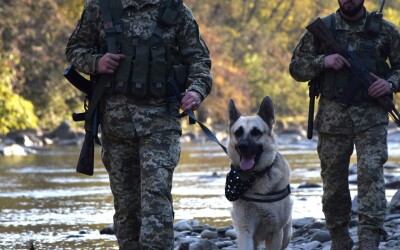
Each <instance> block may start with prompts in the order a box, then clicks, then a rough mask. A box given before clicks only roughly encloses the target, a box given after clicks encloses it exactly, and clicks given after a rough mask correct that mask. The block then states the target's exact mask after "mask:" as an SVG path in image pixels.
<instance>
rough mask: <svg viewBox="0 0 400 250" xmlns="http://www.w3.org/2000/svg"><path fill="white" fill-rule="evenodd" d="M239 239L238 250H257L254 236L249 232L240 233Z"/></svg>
mask: <svg viewBox="0 0 400 250" xmlns="http://www.w3.org/2000/svg"><path fill="white" fill-rule="evenodd" d="M237 239H238V250H251V249H254V250H256V249H257V244H255V242H254V240H253V236H252V234H251V233H250V232H249V231H248V230H246V231H244V232H238V237H237Z"/></svg>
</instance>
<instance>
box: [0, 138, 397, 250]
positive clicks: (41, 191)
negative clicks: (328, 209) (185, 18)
mask: <svg viewBox="0 0 400 250" xmlns="http://www.w3.org/2000/svg"><path fill="white" fill-rule="evenodd" d="M279 150H280V152H281V153H282V154H283V155H284V157H286V159H287V160H288V162H289V163H290V165H291V169H292V173H291V186H292V195H293V200H294V207H293V218H295V219H296V218H303V217H316V218H323V214H322V212H321V201H320V200H321V194H322V188H320V187H317V188H308V189H298V188H297V187H298V186H299V185H300V184H301V183H304V182H308V183H315V184H321V179H320V175H319V162H318V157H317V154H316V151H315V143H313V142H308V141H307V142H303V143H298V144H296V145H289V146H285V147H282V146H280V149H279ZM78 154H79V148H77V147H65V146H64V147H51V148H47V149H43V150H39V151H38V152H37V153H36V154H34V155H28V156H20V157H16V156H15V157H0V190H1V192H0V249H29V248H30V246H31V245H34V246H35V249H117V247H116V243H115V237H114V236H112V235H100V234H99V230H100V229H102V228H103V227H105V226H108V225H110V224H111V223H112V216H113V209H114V208H113V203H112V195H111V192H110V189H109V182H108V175H107V173H106V171H105V169H104V168H103V166H102V163H101V160H100V157H99V154H100V148H96V159H95V174H94V175H93V176H85V175H82V174H77V173H75V164H76V160H77V157H78ZM389 155H390V159H389V163H391V164H394V165H400V146H399V145H398V144H393V145H390V146H389ZM352 163H355V156H354V155H353V157H352ZM228 171H229V160H228V158H227V156H226V155H225V153H224V152H223V151H222V149H221V148H220V147H219V146H218V145H217V144H215V143H212V142H207V143H203V144H190V143H185V144H183V145H182V155H181V161H180V163H179V165H178V167H177V169H176V171H175V174H174V182H173V191H172V192H173V198H174V209H175V219H176V220H181V219H197V220H199V221H200V222H201V223H203V224H210V225H213V226H224V225H230V224H231V218H230V212H229V209H230V202H229V201H228V200H227V199H226V198H225V196H224V185H225V177H226V174H227V172H228ZM385 171H388V173H390V174H395V175H400V170H399V169H398V168H397V169H392V170H385ZM351 190H352V195H353V196H354V195H355V192H356V186H355V185H351ZM394 193H395V190H387V197H388V201H390V198H391V197H392V196H393V194H394Z"/></svg>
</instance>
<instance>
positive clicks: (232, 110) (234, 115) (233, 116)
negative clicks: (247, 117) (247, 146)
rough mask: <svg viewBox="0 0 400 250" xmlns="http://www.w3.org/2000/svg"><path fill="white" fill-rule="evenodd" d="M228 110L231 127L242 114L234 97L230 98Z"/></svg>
mask: <svg viewBox="0 0 400 250" xmlns="http://www.w3.org/2000/svg"><path fill="white" fill-rule="evenodd" d="M228 111H229V127H230V126H232V124H234V123H235V122H236V121H237V119H239V117H240V116H241V115H242V114H240V112H239V110H238V109H237V108H236V106H235V102H234V101H233V100H232V99H230V100H229V106H228Z"/></svg>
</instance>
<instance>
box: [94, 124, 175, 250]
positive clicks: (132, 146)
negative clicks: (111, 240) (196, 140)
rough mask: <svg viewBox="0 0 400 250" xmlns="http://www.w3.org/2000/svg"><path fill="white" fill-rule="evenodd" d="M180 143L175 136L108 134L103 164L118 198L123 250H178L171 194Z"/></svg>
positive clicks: (164, 133) (170, 133)
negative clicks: (175, 240)
mask: <svg viewBox="0 0 400 250" xmlns="http://www.w3.org/2000/svg"><path fill="white" fill-rule="evenodd" d="M179 137H180V132H179V131H176V130H168V131H162V132H156V133H152V134H148V135H144V136H135V137H134V138H121V137H118V136H115V135H114V136H113V135H112V134H109V133H103V135H102V140H103V149H102V160H103V163H104V165H105V167H106V169H107V171H108V173H109V177H110V186H111V191H112V193H113V196H114V207H115V214H114V229H115V235H116V237H117V239H118V244H119V246H120V249H123V250H128V249H129V250H130V249H141V250H149V249H158V250H161V249H162V250H169V249H173V247H174V231H173V219H174V216H173V207H172V195H171V188H172V175H173V172H174V168H175V167H176V165H177V164H178V161H179V157H180V144H179Z"/></svg>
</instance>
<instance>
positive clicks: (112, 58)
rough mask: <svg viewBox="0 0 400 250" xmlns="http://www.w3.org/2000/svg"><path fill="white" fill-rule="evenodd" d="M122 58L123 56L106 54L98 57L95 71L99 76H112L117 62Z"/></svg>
mask: <svg viewBox="0 0 400 250" xmlns="http://www.w3.org/2000/svg"><path fill="white" fill-rule="evenodd" d="M123 58H124V55H123V54H112V53H106V54H104V55H103V56H102V57H100V59H99V61H98V65H97V69H98V71H99V73H100V74H114V73H115V71H116V70H117V68H118V65H119V62H120V61H121V59H123Z"/></svg>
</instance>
